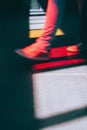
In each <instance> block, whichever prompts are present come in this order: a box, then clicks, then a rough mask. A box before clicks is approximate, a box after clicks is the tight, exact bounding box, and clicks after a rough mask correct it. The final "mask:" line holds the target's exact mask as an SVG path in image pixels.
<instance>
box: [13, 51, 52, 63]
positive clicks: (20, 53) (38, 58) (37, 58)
mask: <svg viewBox="0 0 87 130" xmlns="http://www.w3.org/2000/svg"><path fill="white" fill-rule="evenodd" d="M15 53H17V54H18V55H20V56H22V57H24V58H26V59H30V60H40V61H45V60H49V59H50V58H40V57H30V56H28V57H27V56H25V54H24V53H23V51H22V49H17V50H15Z"/></svg>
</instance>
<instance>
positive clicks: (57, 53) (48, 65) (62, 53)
mask: <svg viewBox="0 0 87 130" xmlns="http://www.w3.org/2000/svg"><path fill="white" fill-rule="evenodd" d="M72 55H74V56H75V55H76V53H73V54H72V53H71V55H70V53H67V50H66V47H60V48H53V49H51V52H50V58H59V57H61V59H60V60H59V59H58V60H57V61H49V62H44V63H39V64H35V65H34V66H33V69H34V70H45V69H52V68H56V67H65V66H70V65H78V64H81V63H84V62H86V60H85V59H83V58H76V59H75V58H74V59H73V58H70V56H72ZM62 57H69V58H66V59H62Z"/></svg>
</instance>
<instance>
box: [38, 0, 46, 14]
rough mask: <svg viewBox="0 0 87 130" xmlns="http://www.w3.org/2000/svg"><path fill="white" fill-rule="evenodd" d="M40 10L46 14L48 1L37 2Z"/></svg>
mask: <svg viewBox="0 0 87 130" xmlns="http://www.w3.org/2000/svg"><path fill="white" fill-rule="evenodd" d="M37 1H38V3H39V4H40V6H41V8H42V9H43V10H44V11H45V12H46V10H47V4H48V0H37Z"/></svg>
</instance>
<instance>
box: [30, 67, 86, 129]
mask: <svg viewBox="0 0 87 130" xmlns="http://www.w3.org/2000/svg"><path fill="white" fill-rule="evenodd" d="M33 90H34V94H33V95H34V107H35V116H36V119H37V120H38V129H39V130H87V66H86V65H82V66H78V67H71V68H65V69H61V70H60V69H59V70H54V71H49V72H41V73H36V74H33Z"/></svg>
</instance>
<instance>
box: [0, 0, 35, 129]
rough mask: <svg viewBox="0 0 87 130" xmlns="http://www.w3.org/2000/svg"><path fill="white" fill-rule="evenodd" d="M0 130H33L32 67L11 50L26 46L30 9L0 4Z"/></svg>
mask: <svg viewBox="0 0 87 130" xmlns="http://www.w3.org/2000/svg"><path fill="white" fill-rule="evenodd" d="M0 6H1V8H0V130H34V129H35V128H34V109H33V94H32V93H33V88H32V77H31V73H32V67H31V65H30V66H29V67H28V68H26V66H25V64H24V63H26V64H27V61H26V60H24V59H21V58H20V57H18V56H17V55H16V54H15V52H14V50H15V49H17V48H20V47H23V46H26V45H27V44H28V43H29V39H28V30H29V20H28V18H29V5H28V6H27V5H26V2H25V1H24V0H21V1H20V0H18V1H10V0H7V2H6V1H2V2H1V1H0Z"/></svg>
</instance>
